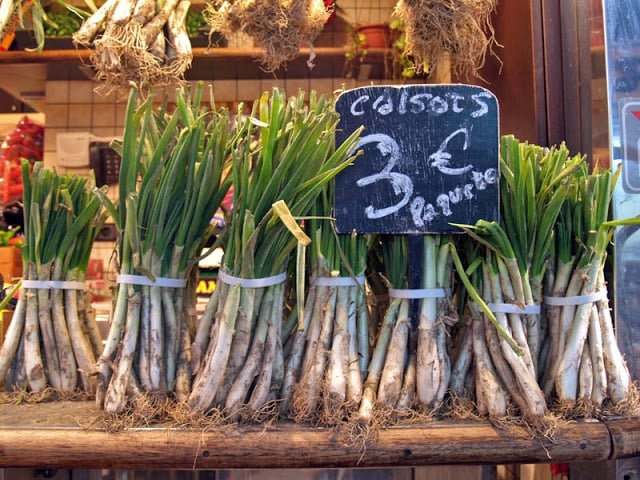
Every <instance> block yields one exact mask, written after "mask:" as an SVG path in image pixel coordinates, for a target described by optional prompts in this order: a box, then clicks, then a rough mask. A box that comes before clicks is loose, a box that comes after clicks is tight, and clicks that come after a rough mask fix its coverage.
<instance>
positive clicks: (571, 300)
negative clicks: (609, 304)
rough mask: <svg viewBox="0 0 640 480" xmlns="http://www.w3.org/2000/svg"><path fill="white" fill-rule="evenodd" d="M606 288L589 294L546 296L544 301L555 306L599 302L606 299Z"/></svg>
mask: <svg viewBox="0 0 640 480" xmlns="http://www.w3.org/2000/svg"><path fill="white" fill-rule="evenodd" d="M606 298H607V292H606V290H600V291H598V292H594V293H590V294H589V295H577V296H574V297H544V303H546V304H547V305H552V306H554V307H565V306H570V305H584V304H586V303H593V302H599V301H600V300H606Z"/></svg>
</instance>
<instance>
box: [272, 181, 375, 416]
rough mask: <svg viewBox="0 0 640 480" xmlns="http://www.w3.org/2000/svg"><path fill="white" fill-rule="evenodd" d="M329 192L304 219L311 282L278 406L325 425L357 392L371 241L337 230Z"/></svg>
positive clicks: (364, 351) (354, 401)
mask: <svg viewBox="0 0 640 480" xmlns="http://www.w3.org/2000/svg"><path fill="white" fill-rule="evenodd" d="M332 192H333V189H332V188H327V189H326V192H324V194H323V195H322V198H321V200H320V201H319V202H318V207H317V209H316V210H315V211H314V212H313V215H314V216H313V217H312V218H311V219H309V221H306V222H305V226H306V227H307V230H308V232H309V236H310V237H311V238H312V239H313V242H312V248H311V252H310V264H311V273H310V285H309V290H308V295H307V297H306V306H305V308H304V313H303V321H302V324H301V325H300V327H301V328H298V329H296V330H295V332H294V334H293V335H292V336H291V337H290V339H291V340H290V343H291V347H290V348H286V351H288V355H287V361H286V369H285V382H284V385H283V388H282V400H283V401H282V405H281V411H282V412H283V413H287V414H291V415H292V416H293V418H295V419H296V421H312V422H318V421H320V422H322V423H324V424H329V425H332V424H338V423H340V422H342V421H344V419H346V418H348V417H349V416H350V414H351V413H353V411H354V410H355V409H356V408H357V406H358V405H359V403H360V400H361V398H362V388H363V379H364V377H365V375H366V369H367V364H368V359H369V310H368V305H367V301H366V290H365V289H366V285H365V282H364V278H365V270H366V267H367V254H368V251H369V247H370V244H371V241H372V236H371V235H366V234H364V235H361V234H358V233H357V232H355V231H353V232H352V233H351V234H337V233H336V232H335V227H334V221H333V219H331V218H329V217H330V215H331V208H332V205H333V195H332ZM287 343H289V342H287ZM285 347H288V345H285Z"/></svg>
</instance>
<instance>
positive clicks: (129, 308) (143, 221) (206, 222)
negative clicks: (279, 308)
mask: <svg viewBox="0 0 640 480" xmlns="http://www.w3.org/2000/svg"><path fill="white" fill-rule="evenodd" d="M203 91H204V89H203V85H202V84H198V86H197V87H196V88H195V90H194V91H193V92H185V91H184V90H183V89H178V90H177V91H176V109H175V111H174V112H173V113H170V112H169V111H168V110H167V101H166V99H165V103H164V104H163V106H162V107H161V108H160V109H159V110H157V109H156V108H155V107H154V104H153V97H152V96H149V97H148V98H147V99H146V100H145V101H144V102H142V103H141V104H140V105H138V92H137V90H136V89H132V91H131V94H130V97H129V103H128V106H127V115H126V120H125V128H124V137H123V140H122V145H121V146H120V149H121V156H122V165H121V170H120V183H119V203H118V205H117V206H116V205H113V204H110V208H111V209H112V215H113V216H114V218H115V219H116V223H117V226H118V228H119V230H120V232H121V235H120V241H119V252H118V253H119V275H118V279H117V285H116V295H115V303H114V306H113V310H112V315H111V328H110V331H109V335H108V338H107V341H106V345H105V349H104V351H103V353H102V355H101V356H100V358H99V360H98V369H99V376H98V381H99V388H98V394H97V403H98V405H100V406H102V407H103V408H104V410H105V411H107V412H109V413H120V412H122V411H123V410H124V409H125V407H126V406H127V403H128V402H129V401H130V400H132V399H135V398H136V397H137V396H138V395H140V394H148V395H150V394H153V395H158V396H161V397H165V396H171V395H174V396H175V397H176V398H177V399H178V400H180V399H185V398H186V397H187V396H188V394H189V392H190V381H191V371H190V366H189V363H190V358H189V348H190V344H191V337H192V333H193V328H191V325H190V322H189V317H188V312H189V311H190V310H192V309H193V308H195V305H193V304H192V302H193V295H190V294H189V292H190V288H189V286H188V285H189V284H190V279H191V277H192V273H193V272H195V270H194V266H196V265H197V262H198V260H199V259H200V257H201V252H202V249H203V247H204V245H205V244H206V242H207V241H208V240H209V239H210V238H211V236H212V234H213V233H214V229H215V225H214V224H212V223H211V220H212V218H213V216H214V214H215V212H216V210H217V209H218V208H219V206H220V204H221V201H222V199H223V198H224V196H225V194H226V192H227V190H228V187H229V184H230V179H229V178H227V176H226V175H225V172H226V171H227V168H228V159H229V157H230V151H231V145H232V144H233V143H234V141H235V140H234V138H233V135H234V131H233V130H232V129H230V122H229V114H228V112H227V110H225V109H219V110H215V109H213V108H209V107H207V106H205V105H204V103H203V102H202V95H203ZM105 201H106V199H105Z"/></svg>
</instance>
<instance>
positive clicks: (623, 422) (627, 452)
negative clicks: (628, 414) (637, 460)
mask: <svg viewBox="0 0 640 480" xmlns="http://www.w3.org/2000/svg"><path fill="white" fill-rule="evenodd" d="M605 423H606V426H607V428H608V429H609V432H610V434H611V443H612V454H611V458H613V459H619V458H628V457H637V456H640V419H638V418H615V419H608V420H607V421H606V422H605Z"/></svg>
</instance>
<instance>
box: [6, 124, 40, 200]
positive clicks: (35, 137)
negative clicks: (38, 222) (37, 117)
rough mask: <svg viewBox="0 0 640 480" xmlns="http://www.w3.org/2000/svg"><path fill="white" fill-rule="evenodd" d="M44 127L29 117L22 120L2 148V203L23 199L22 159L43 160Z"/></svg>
mask: <svg viewBox="0 0 640 480" xmlns="http://www.w3.org/2000/svg"><path fill="white" fill-rule="evenodd" d="M43 143H44V125H41V124H39V123H37V122H34V121H33V120H31V119H30V118H29V117H28V116H26V115H25V116H24V117H22V118H21V119H20V121H19V122H18V124H17V125H16V128H14V129H13V131H12V132H11V133H10V134H9V135H7V137H6V138H5V139H4V141H3V142H2V145H1V146H0V202H2V203H4V204H6V203H9V202H12V201H14V200H18V199H20V198H22V173H21V168H20V163H21V161H22V159H23V158H24V159H26V160H29V162H31V163H33V162H36V161H41V160H42V155H43V151H44V148H43Z"/></svg>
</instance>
